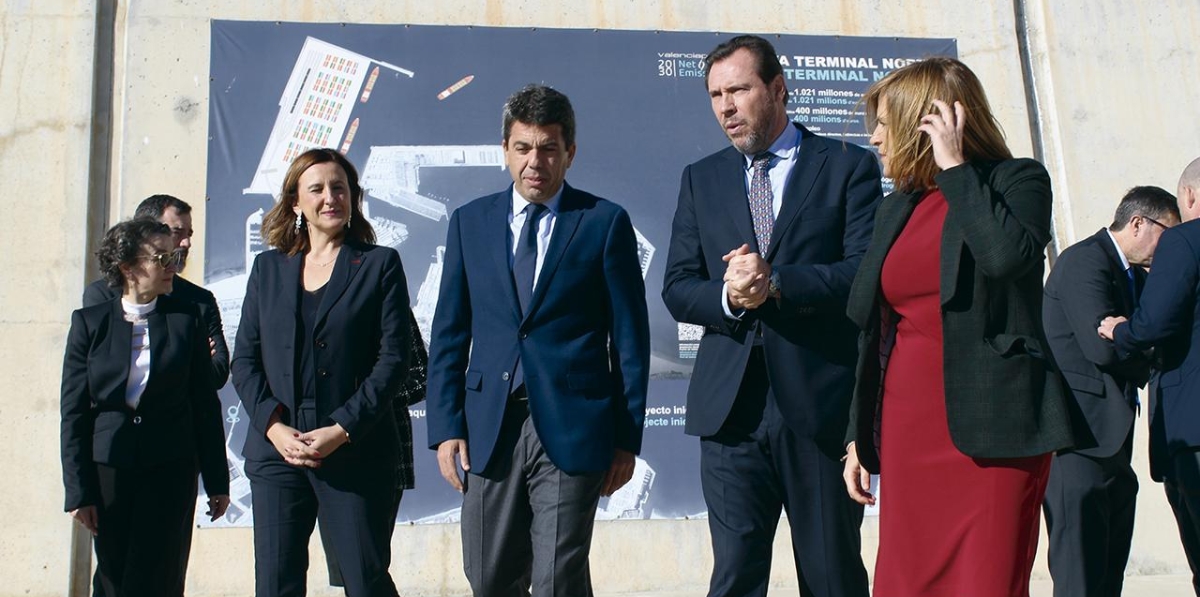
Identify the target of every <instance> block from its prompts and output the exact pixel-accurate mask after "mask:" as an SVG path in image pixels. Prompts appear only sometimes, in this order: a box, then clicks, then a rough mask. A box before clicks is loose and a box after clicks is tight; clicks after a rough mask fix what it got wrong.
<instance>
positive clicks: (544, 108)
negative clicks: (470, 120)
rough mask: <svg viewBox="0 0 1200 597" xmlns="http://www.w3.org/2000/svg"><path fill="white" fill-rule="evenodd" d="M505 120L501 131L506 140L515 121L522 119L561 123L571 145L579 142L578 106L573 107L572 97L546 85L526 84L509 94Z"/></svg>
mask: <svg viewBox="0 0 1200 597" xmlns="http://www.w3.org/2000/svg"><path fill="white" fill-rule="evenodd" d="M503 120H504V128H503V130H502V131H501V134H503V135H504V137H503V138H504V141H505V142H506V143H507V142H508V135H509V133H510V132H512V125H513V123H514V122H520V123H522V124H532V125H535V126H550V125H554V124H557V125H559V126H560V127H562V136H563V142H564V143H566V144H567V147H570V146H572V145H574V144H575V109H574V108H572V107H571V100H569V99H567V96H565V95H563V94H562V92H560V91H556V90H554V89H552V88H550V87H546V86H545V85H536V84H531V85H526V86H525V87H523V88H521V90H520V91H518V92H516V93H514V94H512V95H510V96H508V100H506V101H505V102H504V111H503Z"/></svg>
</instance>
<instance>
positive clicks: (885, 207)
mask: <svg viewBox="0 0 1200 597" xmlns="http://www.w3.org/2000/svg"><path fill="white" fill-rule="evenodd" d="M920 197H921V194H920V192H917V193H901V192H896V193H893V194H892V195H889V196H888V197H886V198H884V200H883V203H881V204H880V205H879V211H878V212H877V213H876V214H875V232H874V236H873V237H872V238H871V244H870V247H869V248H868V250H867V253H866V254H865V255H863V260H862V263H861V264H859V269H858V271H859V277H860V278H862V280H863V281H862V283H861V286H860V284H859V282H858V281H857V280H855V284H854V293H853V295H852V296H851V297H850V305H849V306H848V308H847V311H848V314H849V315H850V317H851V319H853V320H854V321H855V323H858V324H859V325H865V324H866V322H867V321H868V320H869V318H870V317H871V315H872V310H873V309H874V308H875V304H876V297H877V296H878V295H879V279H880V275H882V273H883V262H884V260H885V259H886V258H887V254H888V252H890V251H891V250H892V245H893V244H894V243H895V242H896V238H898V237H899V236H900V232H901V231H903V230H904V225H905V224H907V223H908V219H909V218H910V217H911V216H912V213H913V210H914V209H915V208H916V206H917V200H918V199H920Z"/></svg>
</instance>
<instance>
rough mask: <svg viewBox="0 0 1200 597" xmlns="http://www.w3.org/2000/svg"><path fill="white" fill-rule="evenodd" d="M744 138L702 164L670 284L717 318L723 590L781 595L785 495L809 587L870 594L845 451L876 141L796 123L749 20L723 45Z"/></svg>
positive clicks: (700, 318)
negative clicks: (851, 306)
mask: <svg viewBox="0 0 1200 597" xmlns="http://www.w3.org/2000/svg"><path fill="white" fill-rule="evenodd" d="M705 77H706V78H705V80H706V83H707V86H708V92H709V96H710V98H711V101H712V109H713V113H714V114H715V115H716V117H717V122H718V123H719V124H720V125H721V127H722V128H723V129H724V130H725V134H726V135H727V136H728V137H729V140H730V142H731V143H732V145H733V147H729V148H726V149H724V150H722V151H720V152H717V153H715V154H713V155H710V156H708V157H706V158H704V159H702V160H700V161H699V162H696V163H694V164H692V165H690V166H688V167H687V168H686V169H685V170H684V172H683V179H682V182H681V183H680V190H679V204H678V208H677V210H676V212H675V220H674V224H673V229H672V234H671V245H670V250H669V253H668V256H667V266H666V279H665V280H664V283H663V300H664V301H665V302H666V305H667V308H668V309H669V310H670V311H671V314H672V315H673V316H674V317H675V319H677V320H678V321H681V322H687V323H692V324H698V325H702V326H704V328H705V330H704V338H703V340H701V342H700V350H699V354H698V355H697V357H696V363H695V366H694V367H693V369H692V381H691V385H690V387H689V389H688V404H687V414H688V416H687V425H686V428H685V431H686V432H687V433H688V434H691V435H697V436H700V438H701V440H700V468H701V471H700V475H701V482H702V486H703V491H704V498H705V502H706V503H707V505H708V518H709V528H710V530H711V532H712V541H713V557H714V568H713V573H712V580H711V583H710V588H709V595H711V596H725V595H765V594H766V590H767V581H768V576H769V572H770V565H771V564H770V562H771V547H772V539H773V537H774V534H775V529H776V527H777V526H778V524H779V515H780V510H781V508H782V509H784V510H786V511H787V514H788V520H789V521H790V523H791V529H792V547H793V551H794V553H795V561H796V573H797V576H798V577H799V582H800V586H801V592H802V594H805V595H821V596H834V595H837V596H856V595H863V596H865V595H866V594H867V574H866V570H865V569H864V568H863V563H862V558H861V555H860V550H861V540H860V537H859V526H860V525H861V523H862V507H861V506H858V505H856V504H854V503H853V502H851V500H850V498H849V497H848V496H847V495H846V492H845V491H844V490H843V489H842V482H841V471H842V465H841V462H840V459H841V456H842V454H843V445H842V437H843V434H844V432H845V430H846V425H847V419H848V410H849V404H850V394H851V390H852V388H853V385H854V370H853V369H854V363H855V358H856V354H857V352H856V344H855V343H856V339H857V336H858V334H857V330H856V328H855V327H854V326H853V324H851V323H850V321H849V320H848V319H847V318H846V317H845V309H846V296H847V293H848V292H849V290H850V284H851V281H852V280H853V278H854V273H855V270H856V269H857V267H858V263H859V260H860V259H861V258H862V254H863V252H864V251H865V250H866V248H867V244H868V242H869V241H870V237H871V225H872V219H873V214H874V211H875V206H876V204H877V202H878V201H879V197H880V184H879V177H880V174H879V167H878V164H877V162H876V160H875V158H874V157H873V156H872V155H871V154H870V153H869V152H867V151H865V150H863V149H862V148H860V147H856V146H854V145H846V144H844V143H839V142H836V141H833V140H830V139H826V138H824V137H820V136H817V135H814V134H812V133H811V132H809V131H808V130H807V129H805V128H804V127H802V126H799V125H794V124H791V123H789V122H788V117H787V97H788V92H787V88H786V85H785V83H784V79H783V73H782V70H781V68H780V65H779V61H778V58H777V56H776V53H775V49H774V48H773V47H771V44H770V43H769V42H767V41H766V40H764V39H762V38H759V37H754V36H742V37H737V38H734V39H732V40H730V41H728V42H725V43H723V44H721V45H719V46H717V48H716V49H714V50H713V51H712V52H711V53H710V54H709V55H708V56H707V57H706V58H705Z"/></svg>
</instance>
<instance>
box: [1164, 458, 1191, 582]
mask: <svg viewBox="0 0 1200 597" xmlns="http://www.w3.org/2000/svg"><path fill="white" fill-rule="evenodd" d="M1167 468H1168V470H1166V471H1163V473H1164V476H1165V477H1166V479H1165V482H1164V483H1163V486H1164V488H1165V489H1166V493H1167V502H1168V503H1170V504H1171V511H1172V512H1174V513H1175V524H1176V525H1177V526H1178V527H1179V540H1180V541H1181V542H1182V543H1183V553H1184V554H1185V555H1187V561H1188V566H1189V567H1191V569H1192V588H1193V589H1194V590H1195V591H1196V594H1197V595H1200V448H1195V447H1191V448H1181V449H1179V450H1176V451H1175V453H1173V454H1172V455H1171V458H1170V462H1169V466H1168V467H1167Z"/></svg>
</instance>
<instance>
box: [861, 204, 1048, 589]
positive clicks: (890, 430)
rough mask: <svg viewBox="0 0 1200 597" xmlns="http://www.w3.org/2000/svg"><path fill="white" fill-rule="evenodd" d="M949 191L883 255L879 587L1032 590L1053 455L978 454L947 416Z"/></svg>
mask: <svg viewBox="0 0 1200 597" xmlns="http://www.w3.org/2000/svg"><path fill="white" fill-rule="evenodd" d="M946 210H947V204H946V198H945V196H944V195H942V192H941V191H933V192H930V193H927V194H926V195H925V197H923V198H922V199H921V201H920V203H918V204H917V206H916V209H915V210H914V211H913V214H912V217H911V218H910V219H909V221H908V223H907V224H906V225H905V227H904V231H903V232H901V234H900V236H899V237H898V238H897V239H896V242H895V244H894V245H893V246H892V248H891V250H890V251H889V252H888V255H887V258H886V260H885V261H884V264H883V272H882V277H881V280H880V284H881V288H882V292H883V298H884V301H885V302H886V303H887V305H888V306H889V307H890V308H891V309H892V310H893V311H894V312H895V313H896V315H897V317H896V318H895V320H896V341H895V344H894V346H893V348H892V351H891V355H890V359H889V360H888V363H887V371H886V373H885V377H884V382H883V405H882V406H883V409H882V410H883V413H882V417H883V421H882V426H881V428H880V440H881V441H880V449H879V455H880V467H881V477H880V479H881V481H880V496H879V509H880V511H879V554H878V558H877V560H876V565H875V593H874V594H875V597H967V596H970V597H992V596H996V597H1028V595H1029V574H1030V570H1031V569H1032V567H1033V558H1034V552H1035V550H1036V548H1037V539H1038V532H1039V530H1040V527H1039V524H1040V521H1039V516H1040V509H1039V508H1040V506H1041V500H1042V495H1043V494H1044V493H1045V488H1046V478H1047V476H1048V474H1049V471H1050V466H1049V465H1050V455H1049V454H1047V455H1043V456H1035V457H1030V458H1014V459H978V458H971V457H969V456H967V455H965V454H963V453H962V452H960V451H959V450H958V449H957V448H955V447H954V444H953V442H952V441H951V439H950V430H949V427H948V424H947V422H946V394H945V378H944V375H943V366H942V365H943V360H942V351H943V345H942V319H941V304H940V298H939V292H938V278H939V264H940V253H941V251H940V248H941V237H942V225H943V223H944V222H945V220H946Z"/></svg>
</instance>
